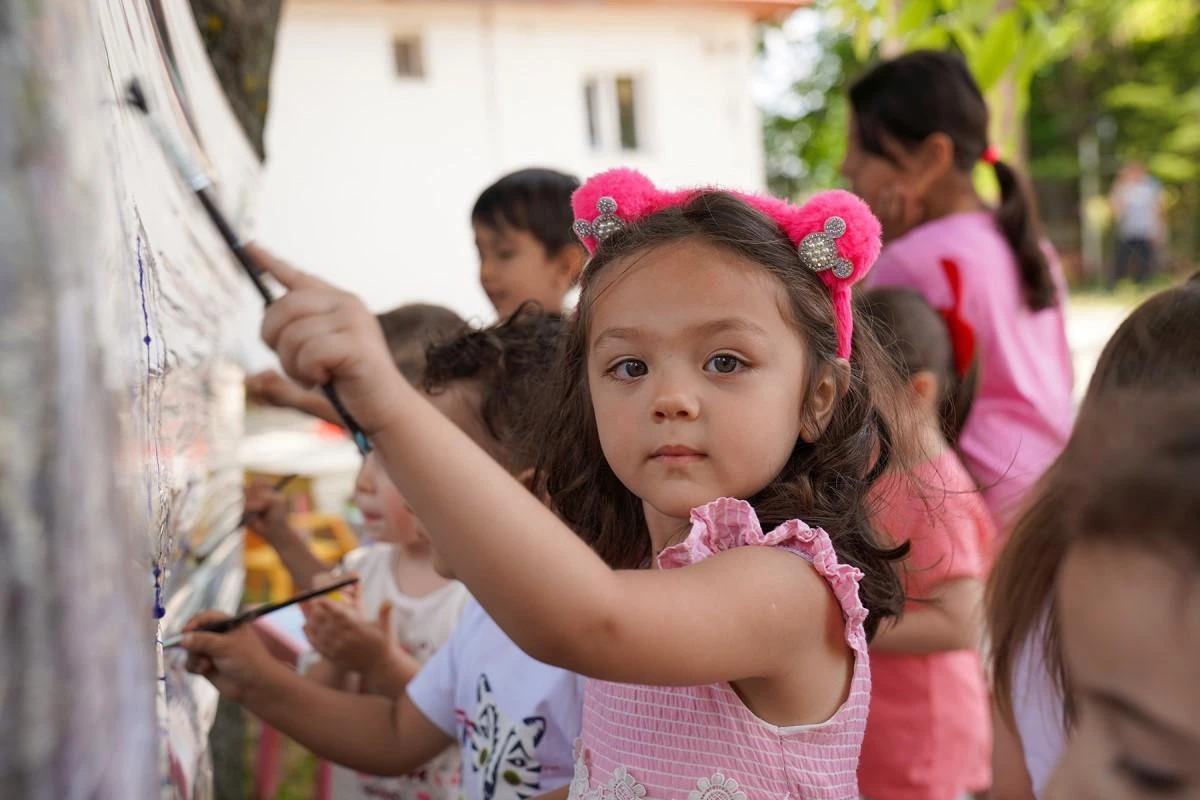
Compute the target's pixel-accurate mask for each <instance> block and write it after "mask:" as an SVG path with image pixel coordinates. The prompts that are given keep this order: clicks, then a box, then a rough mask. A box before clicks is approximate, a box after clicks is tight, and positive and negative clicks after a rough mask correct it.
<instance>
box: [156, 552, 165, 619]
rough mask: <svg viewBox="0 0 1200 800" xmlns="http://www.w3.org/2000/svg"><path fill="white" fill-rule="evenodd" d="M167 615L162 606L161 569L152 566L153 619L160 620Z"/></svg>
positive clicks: (157, 566)
mask: <svg viewBox="0 0 1200 800" xmlns="http://www.w3.org/2000/svg"><path fill="white" fill-rule="evenodd" d="M166 615H167V610H166V609H165V608H163V604H162V567H160V566H159V565H158V564H155V565H154V618H155V619H162V618H163V617H165V616H166Z"/></svg>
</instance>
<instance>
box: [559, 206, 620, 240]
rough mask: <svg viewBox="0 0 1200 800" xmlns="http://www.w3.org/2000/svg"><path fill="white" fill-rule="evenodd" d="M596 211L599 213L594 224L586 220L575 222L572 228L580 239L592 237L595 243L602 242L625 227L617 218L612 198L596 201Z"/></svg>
mask: <svg viewBox="0 0 1200 800" xmlns="http://www.w3.org/2000/svg"><path fill="white" fill-rule="evenodd" d="M596 211H598V212H599V216H597V217H596V220H595V221H594V222H588V221H587V220H586V219H577V220H575V224H574V225H573V226H572V227H573V229H574V231H575V235H576V236H578V237H579V238H580V239H584V238H586V237H588V236H593V237H595V239H596V241H597V242H603V241H604V240H605V239H607V238H608V237H609V236H612V235H613V234H614V233H616V232H617V231H619V230H622V229H623V228H624V227H625V222H624V220H622V219H621V218H620V217H618V216H617V201H616V200H614V199H613V198H611V197H607V196H605V197H601V198H600V199H599V200H597V201H596Z"/></svg>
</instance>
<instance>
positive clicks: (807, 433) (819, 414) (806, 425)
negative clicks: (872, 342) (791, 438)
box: [800, 358, 850, 444]
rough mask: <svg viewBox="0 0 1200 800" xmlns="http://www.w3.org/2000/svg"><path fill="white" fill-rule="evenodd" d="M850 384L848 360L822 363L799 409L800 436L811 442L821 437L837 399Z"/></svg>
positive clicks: (840, 359) (831, 415)
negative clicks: (804, 403) (805, 401)
mask: <svg viewBox="0 0 1200 800" xmlns="http://www.w3.org/2000/svg"><path fill="white" fill-rule="evenodd" d="M849 386H850V362H849V361H847V360H846V359H844V358H839V359H837V360H835V361H834V362H833V363H832V364H823V365H822V366H821V368H820V369H819V370H817V375H816V378H815V379H814V380H813V383H812V385H811V386H810V387H809V388H808V403H807V405H806V406H805V408H803V409H801V415H802V416H801V419H800V438H801V439H803V440H804V441H805V442H807V443H808V444H812V443H813V442H815V441H817V440H818V439H820V438H821V435H822V434H824V433H825V428H826V427H828V426H829V420H830V419H832V418H833V409H834V407H835V406H836V405H837V401H838V400H839V399H840V398H841V397H842V395H844V394H845V393H846V389H847V388H848V387H849Z"/></svg>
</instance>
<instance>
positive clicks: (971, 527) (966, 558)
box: [907, 493, 987, 596]
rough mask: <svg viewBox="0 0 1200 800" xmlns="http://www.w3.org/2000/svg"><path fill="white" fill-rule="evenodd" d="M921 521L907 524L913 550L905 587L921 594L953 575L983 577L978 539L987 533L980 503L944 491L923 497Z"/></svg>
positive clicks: (981, 556) (983, 537)
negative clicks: (929, 497) (984, 528)
mask: <svg viewBox="0 0 1200 800" xmlns="http://www.w3.org/2000/svg"><path fill="white" fill-rule="evenodd" d="M923 505H925V508H924V509H922V511H923V513H922V514H921V521H920V524H915V525H913V526H912V528H910V530H911V531H912V533H911V537H912V539H911V541H912V552H911V554H910V556H909V559H908V565H907V573H908V588H909V592H910V594H912V595H913V596H920V594H921V593H923V592H928V591H929V590H930V589H932V588H933V587H934V586H936V585H938V584H939V583H942V582H943V581H948V580H951V579H953V578H982V577H983V575H984V560H983V554H982V553H981V552H980V542H981V541H986V539H987V533H986V531H982V530H981V526H982V525H984V524H986V522H987V520H986V518H985V517H983V516H981V513H986V512H983V511H982V509H981V508H979V504H977V503H972V502H968V501H967V497H966V496H960V497H955V496H954V494H952V493H947V495H946V496H945V497H944V498H938V499H936V500H926V501H924V503H923Z"/></svg>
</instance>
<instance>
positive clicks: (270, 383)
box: [246, 369, 310, 408]
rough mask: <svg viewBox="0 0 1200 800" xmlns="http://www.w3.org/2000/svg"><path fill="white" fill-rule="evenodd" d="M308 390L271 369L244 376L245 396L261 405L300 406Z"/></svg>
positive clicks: (278, 406) (277, 406)
mask: <svg viewBox="0 0 1200 800" xmlns="http://www.w3.org/2000/svg"><path fill="white" fill-rule="evenodd" d="M309 394H310V392H309V391H308V390H307V389H305V388H304V387H303V386H300V385H299V384H297V383H295V382H294V381H292V380H291V379H289V378H287V377H286V376H284V375H281V374H280V373H278V372H276V371H275V370H273V369H268V370H264V371H262V372H258V373H255V374H254V375H250V376H249V377H247V378H246V398H247V399H248V400H249V401H250V402H252V403H257V404H258V405H262V406H274V407H276V408H300V407H301V406H302V404H303V402H304V400H305V399H307V397H308V395H309Z"/></svg>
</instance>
